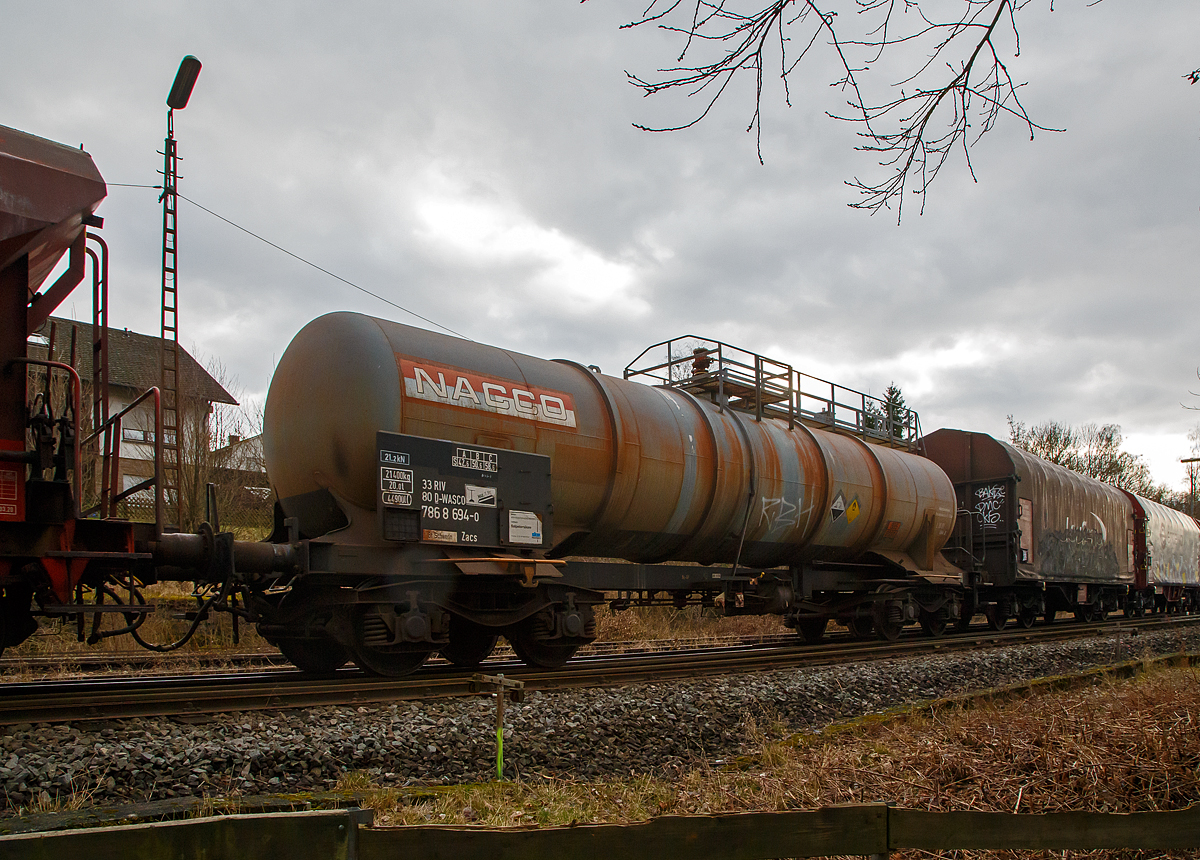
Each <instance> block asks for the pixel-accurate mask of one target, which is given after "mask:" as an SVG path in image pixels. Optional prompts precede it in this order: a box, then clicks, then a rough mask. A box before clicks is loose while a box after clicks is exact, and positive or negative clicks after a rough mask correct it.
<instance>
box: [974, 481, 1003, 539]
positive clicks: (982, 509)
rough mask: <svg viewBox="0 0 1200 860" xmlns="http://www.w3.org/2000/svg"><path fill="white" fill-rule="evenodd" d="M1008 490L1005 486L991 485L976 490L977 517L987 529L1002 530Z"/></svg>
mask: <svg viewBox="0 0 1200 860" xmlns="http://www.w3.org/2000/svg"><path fill="white" fill-rule="evenodd" d="M1007 492H1008V491H1007V488H1006V487H1005V486H1004V485H1003V484H990V485H988V486H986V487H976V488H975V515H976V516H977V517H979V523H980V525H982V526H983V527H984V528H985V529H998V528H1000V520H1001V515H1002V512H1003V510H1004V499H1005V495H1006V494H1007Z"/></svg>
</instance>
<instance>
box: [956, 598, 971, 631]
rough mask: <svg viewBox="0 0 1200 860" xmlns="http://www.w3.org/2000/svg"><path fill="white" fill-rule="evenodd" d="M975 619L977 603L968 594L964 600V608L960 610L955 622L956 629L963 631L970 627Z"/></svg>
mask: <svg viewBox="0 0 1200 860" xmlns="http://www.w3.org/2000/svg"><path fill="white" fill-rule="evenodd" d="M974 620H975V603H974V602H973V601H972V600H971V598H970V597H969V596H968V597H967V598H965V599H964V600H963V604H962V609H961V610H960V611H959V614H958V620H957V621H956V622H954V629H955V630H957V631H958V632H959V633H963V632H965V631H967V630H968V629H970V627H971V622H972V621H974Z"/></svg>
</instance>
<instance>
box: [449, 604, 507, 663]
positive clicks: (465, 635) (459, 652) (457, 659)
mask: <svg viewBox="0 0 1200 860" xmlns="http://www.w3.org/2000/svg"><path fill="white" fill-rule="evenodd" d="M499 638H500V637H499V636H497V635H496V634H495V633H493V632H492V631H491V629H490V628H487V627H484V626H483V625H482V624H476V623H475V622H473V621H468V620H467V619H466V618H460V617H458V616H455V617H454V618H452V619H451V621H450V644H448V645H443V646H442V656H443V657H445V658H446V659H447V660H449V661H450V662H451V663H453V664H454V665H455V666H458V667H459V668H460V669H476V668H478V667H479V664H480V663H482V662H483V661H484V660H486V659H487V658H488V655H490V654H491V653H492V649H494V648H495V647H496V640H497V639H499Z"/></svg>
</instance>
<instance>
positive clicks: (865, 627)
mask: <svg viewBox="0 0 1200 860" xmlns="http://www.w3.org/2000/svg"><path fill="white" fill-rule="evenodd" d="M846 627H847V628H848V629H849V630H850V635H851V636H853V637H854V638H855V639H870V638H871V634H872V633H874V632H875V622H874V621H873V620H872V619H870V618H865V617H862V616H855V617H854V618H849V619H847V620H846Z"/></svg>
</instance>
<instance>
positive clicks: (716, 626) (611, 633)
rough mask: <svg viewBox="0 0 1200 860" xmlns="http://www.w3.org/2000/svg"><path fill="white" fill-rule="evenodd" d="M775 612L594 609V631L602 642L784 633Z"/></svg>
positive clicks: (784, 629)
mask: <svg viewBox="0 0 1200 860" xmlns="http://www.w3.org/2000/svg"><path fill="white" fill-rule="evenodd" d="M787 632H788V629H787V628H786V627H784V626H783V621H782V620H781V619H780V617H779V616H777V615H735V616H732V617H730V618H726V617H724V616H723V615H721V611H720V610H719V609H713V608H704V607H700V606H689V607H687V608H686V609H674V608H673V607H670V606H634V607H631V608H629V609H626V610H623V611H621V612H613V611H612V610H611V609H609V608H608V607H607V606H605V607H601V608H599V609H598V610H597V611H596V634H597V639H599V640H600V641H602V642H654V641H661V640H664V639H698V640H701V641H703V640H706V639H711V640H716V639H721V638H724V637H727V636H772V635H775V634H777V633H787Z"/></svg>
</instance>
